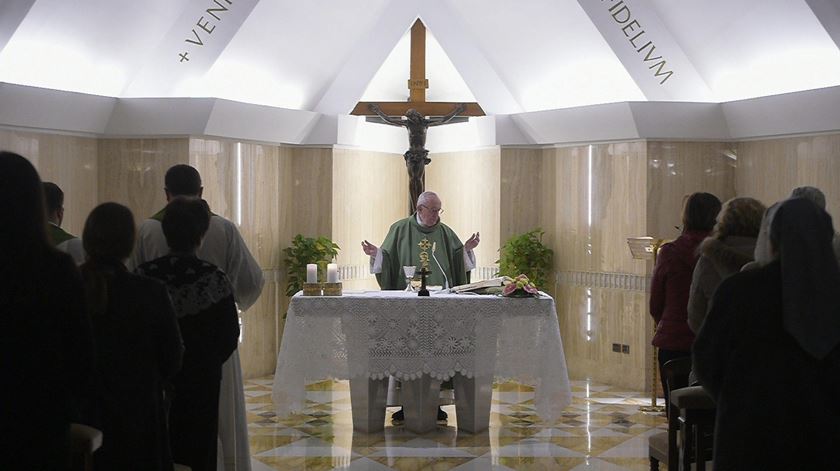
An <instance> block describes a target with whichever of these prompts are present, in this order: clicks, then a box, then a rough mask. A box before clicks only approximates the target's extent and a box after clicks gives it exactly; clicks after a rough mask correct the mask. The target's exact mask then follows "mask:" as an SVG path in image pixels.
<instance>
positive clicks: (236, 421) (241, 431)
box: [130, 164, 265, 471]
mask: <svg viewBox="0 0 840 471" xmlns="http://www.w3.org/2000/svg"><path fill="white" fill-rule="evenodd" d="M164 183H165V188H164V192H165V193H166V201H167V202H168V201H170V200H171V199H172V198H174V197H176V196H192V197H198V198H200V197H201V193H202V191H203V187H202V186H201V175H199V173H198V170H196V169H195V168H193V167H191V166H189V165H184V164H179V165H175V166H173V167H171V168H170V169H169V170H167V172H166V176H165V179H164ZM211 210H212V208H211ZM164 214H165V209H161V210H160V211H158V212H157V213H156V214H155V215H153V216H152V217H151V218H149V219H147V220H145V221H144V222H143V223H142V224H141V225H140V230H139V231H138V234H137V246H136V247H135V249H134V254H133V256H132V258H131V263H130V266H131V267H137V266H139V265H141V264H142V263H145V262H148V261H151V260H154V259H156V258H159V257H162V256H164V255H166V254H168V253H169V246H168V245H167V243H166V237H165V236H164V234H163V229H162V227H161V221H162V220H163V216H164ZM196 255H197V256H198V258H199V259H201V260H206V261H208V262H210V263H212V264H213V265H216V266H217V267H219V268H220V269H221V270H222V271H223V272H225V274H226V275H227V276H228V278H229V279H230V282H231V284H232V285H233V296H234V298H235V299H236V304H237V305H238V307H239V309H240V310H242V311H244V310H246V309H248V308H249V307H251V305H252V304H254V302H256V300H257V298H259V296H260V293H261V292H262V287H263V284H264V283H265V280H264V279H263V275H262V269H261V268H260V266H259V264H257V261H256V260H254V257H253V256H252V255H251V252H250V251H248V247H247V246H246V245H245V241H243V240H242V236H241V235H240V234H239V230H238V229H237V228H236V225H235V224H234V223H232V222H230V221H228V220H227V219H225V218H223V217H221V216H219V215H216V214H212V215H211V217H210V228H209V229H208V230H207V235H206V236H205V237H204V241H203V243H202V245H201V247H200V248H199V249H198V250H197V251H196ZM219 438H220V439H221V443H222V447H221V452H222V454H223V456H224V458H223V460H222V461H223V462H224V466H225V468H224V469H226V470H237V471H242V470H249V469H251V462H250V459H251V458H250V452H249V446H248V423H247V421H246V417H245V396H244V393H243V384H242V368H241V366H240V363H239V352H238V350H235V351H234V352H233V354H231V356H230V358H229V359H228V361H226V362H225V364H224V367H223V369H222V386H221V392H220V396H219Z"/></svg>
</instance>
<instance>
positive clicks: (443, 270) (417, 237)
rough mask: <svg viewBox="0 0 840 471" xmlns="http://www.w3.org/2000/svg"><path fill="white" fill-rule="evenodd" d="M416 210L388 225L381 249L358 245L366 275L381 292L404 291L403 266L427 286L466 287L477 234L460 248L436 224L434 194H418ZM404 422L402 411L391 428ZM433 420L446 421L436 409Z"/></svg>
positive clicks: (449, 232)
mask: <svg viewBox="0 0 840 471" xmlns="http://www.w3.org/2000/svg"><path fill="white" fill-rule="evenodd" d="M416 207H417V211H416V212H415V213H414V214H412V215H411V216H409V217H407V218H405V219H402V220H399V221H397V222H395V223H394V224H392V225H391V229H389V230H388V235H387V236H385V242H383V243H382V246H381V247H377V246H375V245H373V244H371V243H370V242H368V241H367V240H366V241H364V242H362V250H364V251H365V253H366V254H367V255H369V256H370V267H371V268H370V271H371V273H375V274H376V281H377V282H379V287H380V288H382V289H385V290H395V289H396V290H398V289H405V286H406V277H405V274H404V273H403V267H404V266H415V267H417V272H418V273H419V271H420V270H422V269H424V268H425V269H426V270H428V271H429V272H430V275H428V276H427V278H426V281H427V283H428V284H429V285H439V286H443V287H448V288H451V287H453V286H458V285H462V284H465V283H467V282H468V281H469V277H468V275H467V273H468V272H469V271H471V270H472V269H473V268H475V254H474V253H473V249H475V248H476V247H477V246H478V243H479V239H480V235H479V233H478V232H476V233H473V234H472V236H470V238H469V239H467V242H466V243H464V244H462V243H461V239H459V238H458V236H457V235H456V234H455V231H453V230H452V229H450V228H449V226H447V225H446V224H444V223H442V222H440V215H441V214H442V213H443V207H442V203H441V201H440V198H439V197H438V195H437V194H436V193H434V192H431V191H426V192H423V193H421V194H420V196H419V197H418V198H417V205H416ZM392 385H393V381H392ZM390 387H392V386H389V388H390ZM442 387H443V388H445V389H451V388H452V384H451V382H449V381H447V382H446V383H444V384H443V385H442ZM390 394H391V393H390V392H389V396H390ZM404 419H405V415H404V413H403V411H402V409H400V410H399V411H397V412H395V413H394V414H393V415H392V416H391V420H392V421H393V422H394V423H395V424H399V423H402V422H403V420H404ZM437 419H438V421H439V422H441V423H445V422H446V419H447V416H446V413H445V412H444V411H443V410H442V409H440V408H438V413H437Z"/></svg>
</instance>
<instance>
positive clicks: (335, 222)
mask: <svg viewBox="0 0 840 471" xmlns="http://www.w3.org/2000/svg"><path fill="white" fill-rule="evenodd" d="M332 182H333V186H332V199H333V203H332V208H333V211H332V238H333V240H334V241H335V242H336V243H337V244H338V245H339V246H340V247H341V252H340V253H339V256H338V263H339V264H340V265H343V266H349V267H352V270H351V272H350V273H349V274H348V275H349V276H345V280H344V281H343V283H344V288H345V289H349V290H354V289H378V288H379V285H378V284H377V283H376V279H375V278H373V276H371V275H369V272H368V264H369V257H368V256H367V255H365V254H364V252H363V251H362V248H361V241H362V240H368V241H370V242H371V243H373V244H375V245H379V244H381V243H382V241H383V240H384V239H385V235H386V234H387V233H388V228H389V227H390V226H391V224H393V223H394V222H395V221H397V220H399V219H402V218H404V217H406V216H407V213H408V197H407V195H408V176H407V173H406V169H405V160H404V159H403V156H402V155H399V154H391V153H385V152H373V151H365V150H359V149H348V148H336V149H335V150H334V151H333V168H332Z"/></svg>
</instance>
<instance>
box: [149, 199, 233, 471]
mask: <svg viewBox="0 0 840 471" xmlns="http://www.w3.org/2000/svg"><path fill="white" fill-rule="evenodd" d="M161 226H162V229H163V233H164V235H165V236H166V242H167V244H169V248H170V253H169V255H165V256H163V257H161V258H158V259H155V260H152V261H151V262H146V263H144V264H142V265H140V266H139V267H137V273H139V274H141V275H145V276H149V277H151V278H155V279H158V280H161V281H162V282H164V283H165V284H166V288H167V291H169V296H170V298H171V299H172V304H173V306H174V308H175V314H176V316H177V318H178V324H179V326H180V329H181V336H182V338H183V339H184V347H185V351H184V360H183V366H182V367H181V371H180V372H179V373H178V374H177V375H176V376H175V378H174V380H173V389H174V395H173V400H172V404H171V409H170V412H169V433H170V437H171V444H172V455H173V457H174V459H175V462H176V463H179V464H183V465H187V466H189V467H190V468H191V469H192V471H215V470H216V465H217V463H216V453H217V446H216V445H217V441H218V440H217V438H218V423H219V387H220V384H221V381H222V364H223V363H224V362H225V361H226V360H227V359H228V357H230V354H231V353H233V351H234V350H235V349H236V346H237V341H238V338H239V322H238V316H237V311H236V303H235V302H234V300H233V286H231V284H230V281H229V280H228V278H227V276H226V275H225V274H224V273H223V272H222V271H221V270H219V269H218V268H217V267H216V266H215V265H212V264H210V263H209V262H206V261H203V260H199V259H198V258H197V257H196V254H195V253H196V250H197V249H198V247H199V246H200V245H201V239H202V238H203V237H204V235H205V233H206V232H207V228H208V227H209V226H210V210H209V208H208V207H207V203H205V202H204V201H203V200H200V199H198V198H187V197H183V196H179V197H176V198H173V199H172V201H170V202H169V204H168V205H166V214H165V215H164V216H163V221H161Z"/></svg>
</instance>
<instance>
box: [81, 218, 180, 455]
mask: <svg viewBox="0 0 840 471" xmlns="http://www.w3.org/2000/svg"><path fill="white" fill-rule="evenodd" d="M134 235H135V227H134V216H133V215H132V214H131V211H130V210H129V209H128V208H126V207H125V206H122V205H119V204H117V203H103V204H101V205H99V206H97V207H96V208H94V210H93V211H91V213H90V215H89V216H88V218H87V221H86V222H85V228H84V232H83V234H82V240H83V241H84V245H85V251H86V252H87V254H88V261H87V262H86V263H85V264H84V265H82V266H81V271H82V277H83V279H84V293H85V298H86V300H87V312H88V315H89V316H90V319H91V323H92V325H93V332H94V339H95V343H96V367H97V383H96V399H97V406H98V407H97V411H96V414H95V415H94V416H93V417H90V418H89V419H90V422H91V423H92V425H94V426H96V427H97V428H99V429H100V430H102V435H103V440H102V448H100V449H99V450H98V451H97V452H96V454H95V455H94V464H95V467H96V469H97V470H116V469H121V470H138V471H139V470H167V471H168V470H172V469H173V461H172V455H171V452H170V446H169V435H168V431H167V415H166V414H167V412H166V407H165V403H164V400H165V399H164V386H165V383H166V382H167V381H168V380H170V379H171V378H172V377H173V376H174V375H175V373H177V372H178V370H179V368H180V367H181V356H182V354H183V351H184V347H183V343H182V341H181V335H180V332H179V330H178V322H177V321H176V319H175V312H174V310H173V308H172V303H171V302H170V300H169V294H168V293H167V292H166V287H165V286H164V285H163V283H161V282H159V281H157V280H153V279H150V278H146V277H142V276H139V275H135V274H132V273H130V272H129V271H128V270H127V269H126V267H125V265H124V261H125V260H126V259H127V258H128V256H129V254H130V253H131V249H132V247H133V246H134Z"/></svg>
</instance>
